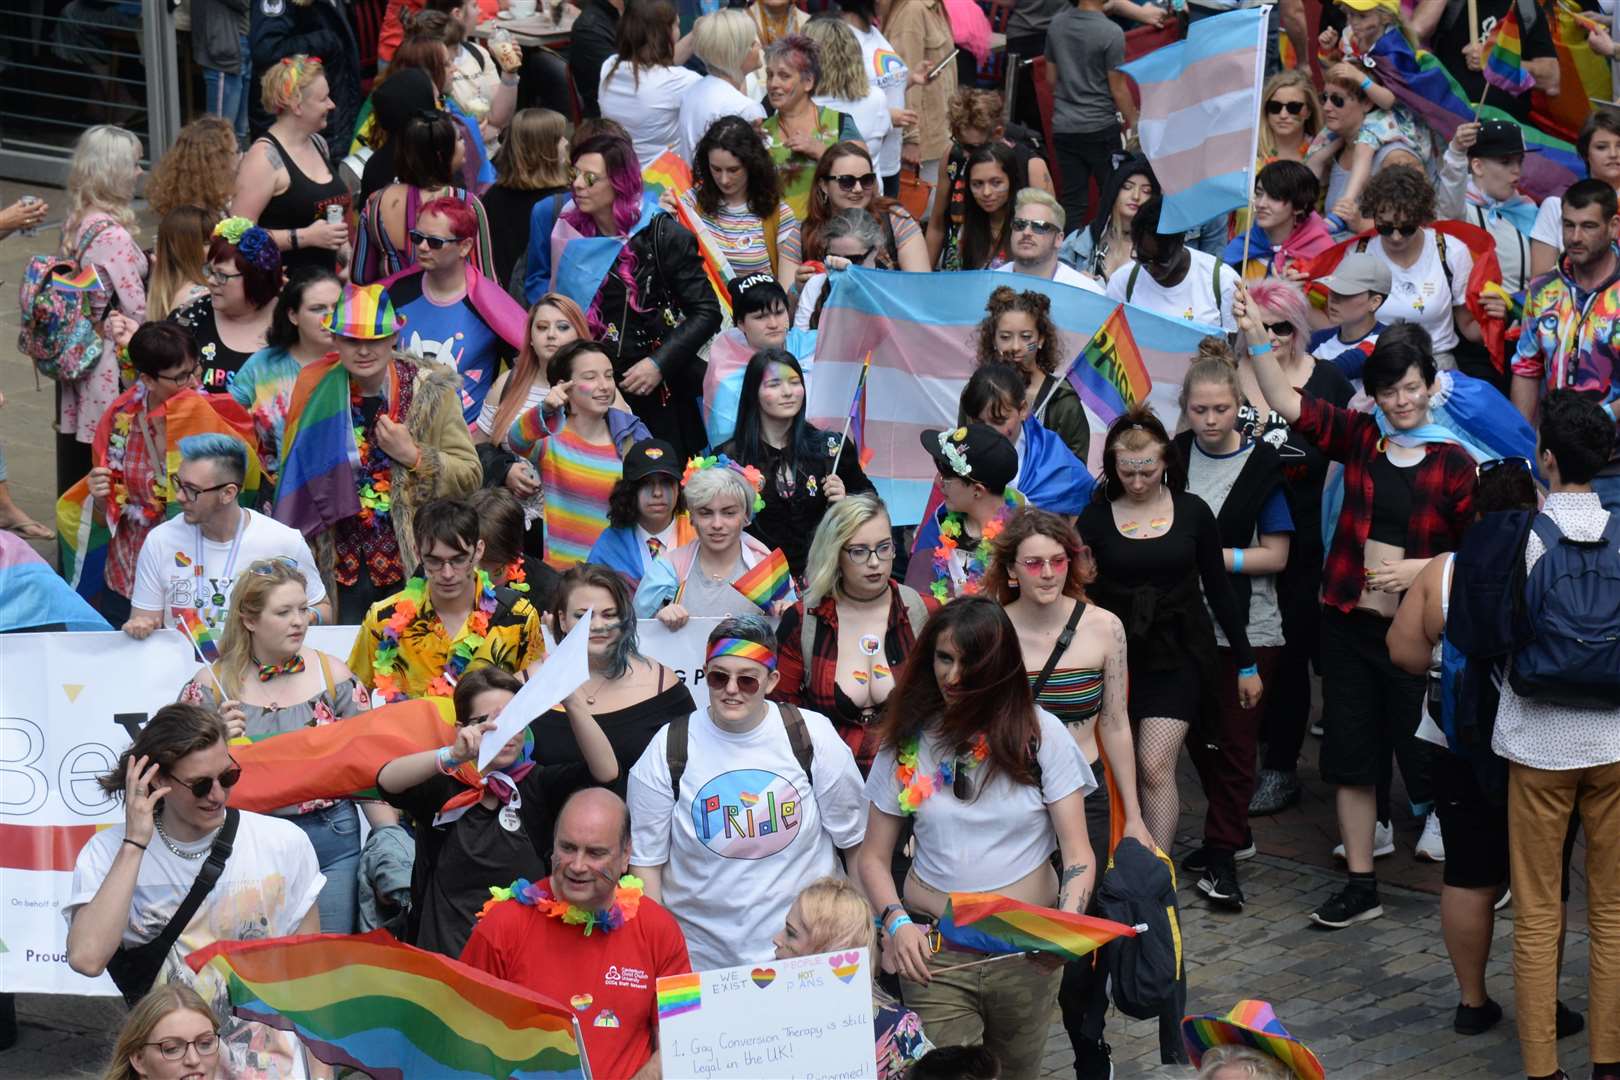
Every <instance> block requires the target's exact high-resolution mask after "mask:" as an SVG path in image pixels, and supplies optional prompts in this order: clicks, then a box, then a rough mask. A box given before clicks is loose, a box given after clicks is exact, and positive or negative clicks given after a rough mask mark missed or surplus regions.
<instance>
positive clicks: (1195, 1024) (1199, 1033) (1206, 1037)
mask: <svg viewBox="0 0 1620 1080" xmlns="http://www.w3.org/2000/svg"><path fill="white" fill-rule="evenodd" d="M1181 1038H1182V1041H1183V1042H1185V1043H1186V1044H1187V1055H1188V1056H1189V1057H1191V1058H1192V1063H1193V1066H1194V1067H1195V1068H1196V1067H1197V1066H1198V1065H1199V1064H1201V1063H1202V1062H1203V1060H1204V1054H1205V1053H1207V1052H1208V1051H1209V1050H1211V1049H1213V1048H1214V1047H1217V1046H1247V1047H1251V1048H1252V1049H1255V1050H1258V1051H1260V1052H1261V1053H1262V1054H1266V1055H1269V1056H1270V1057H1274V1058H1276V1059H1277V1060H1278V1061H1280V1062H1282V1063H1283V1064H1284V1065H1286V1066H1287V1067H1288V1068H1289V1069H1290V1070H1292V1072H1293V1074H1294V1075H1295V1076H1297V1077H1299V1080H1324V1077H1325V1076H1326V1073H1325V1071H1324V1070H1323V1068H1322V1063H1321V1061H1319V1060H1318V1059H1317V1057H1316V1055H1315V1054H1313V1053H1311V1051H1310V1049H1309V1048H1308V1047H1306V1046H1305V1044H1304V1043H1302V1042H1300V1041H1299V1040H1298V1039H1296V1038H1294V1037H1293V1036H1292V1035H1290V1034H1288V1029H1287V1028H1285V1027H1283V1026H1282V1021H1280V1020H1278V1019H1277V1014H1276V1013H1275V1012H1273V1011H1272V1008H1271V1005H1270V1003H1268V1002H1264V1001H1253V1000H1246V1001H1240V1002H1238V1003H1237V1004H1236V1005H1234V1006H1232V1011H1231V1012H1229V1013H1227V1014H1226V1015H1225V1016H1214V1015H1211V1016H1189V1017H1186V1018H1185V1019H1183V1020H1182V1021H1181Z"/></svg>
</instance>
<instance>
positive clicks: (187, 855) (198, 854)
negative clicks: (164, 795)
mask: <svg viewBox="0 0 1620 1080" xmlns="http://www.w3.org/2000/svg"><path fill="white" fill-rule="evenodd" d="M152 824H153V825H155V826H156V827H157V834H158V838H159V839H160V840H162V841H163V846H164V847H166V848H168V849H169V850H170V851H172V852H174V853H175V854H176V855H178V856H180V857H181V858H182V859H191V860H193V861H195V860H197V859H200V858H202V857H203V856H204V855H207V854H208V848H203V849H202V850H201V851H187V850H185V849H184V848H182V847H180V846H179V845H177V844H176V843H175V842H174V841H173V840H170V839H169V834H168V833H166V832H164V831H163V815H161V814H159V815H158V816H157V817H156V818H154V819H152ZM211 846H212V845H210V847H211Z"/></svg>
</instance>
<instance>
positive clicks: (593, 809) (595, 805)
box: [557, 787, 630, 849]
mask: <svg viewBox="0 0 1620 1080" xmlns="http://www.w3.org/2000/svg"><path fill="white" fill-rule="evenodd" d="M570 814H575V815H579V825H580V827H582V828H587V829H590V830H592V831H595V830H596V829H597V828H599V827H600V826H601V825H602V824H603V822H607V823H609V825H610V827H611V828H613V829H616V830H617V831H618V834H619V846H620V847H623V848H626V849H628V848H629V847H630V807H629V806H627V805H625V801H624V800H623V799H621V798H619V797H618V796H617V795H615V794H614V793H613V792H612V791H610V790H608V789H607V788H605V787H588V788H581V789H580V790H578V791H576V792H574V793H573V794H572V795H570V796H568V799H567V801H566V802H564V803H563V808H562V812H561V813H560V814H558V815H557V833H558V835H561V834H562V831H563V826H564V824H565V823H567V822H568V821H569V815H570Z"/></svg>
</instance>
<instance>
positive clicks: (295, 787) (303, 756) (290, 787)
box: [230, 697, 456, 813]
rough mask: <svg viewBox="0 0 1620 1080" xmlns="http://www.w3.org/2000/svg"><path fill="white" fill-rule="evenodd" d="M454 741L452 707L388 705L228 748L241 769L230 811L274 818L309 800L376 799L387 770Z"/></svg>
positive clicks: (438, 700) (436, 701)
mask: <svg viewBox="0 0 1620 1080" xmlns="http://www.w3.org/2000/svg"><path fill="white" fill-rule="evenodd" d="M455 738H456V728H455V713H454V706H453V705H452V704H451V702H450V699H449V698H444V697H430V698H418V699H415V700H411V701H400V702H395V703H394V704H392V705H383V706H381V707H379V708H376V709H371V710H370V711H368V712H363V713H360V714H359V715H357V716H351V717H349V718H348V719H347V720H344V721H343V722H341V723H337V724H321V725H319V726H317V727H306V728H299V729H298V730H296V731H288V732H283V733H282V734H279V735H265V736H261V737H260V738H258V739H247V740H241V741H240V742H237V743H233V744H232V747H231V753H232V754H233V755H234V756H235V758H236V763H237V764H238V765H240V766H241V767H242V779H241V780H239V781H237V783H236V786H235V787H233V788H231V800H230V801H231V805H232V806H234V807H236V808H237V809H238V810H253V811H256V812H258V813H269V812H270V811H272V810H275V809H278V808H280V807H283V806H295V805H297V804H298V803H301V802H307V801H308V800H310V799H349V798H365V797H368V796H369V797H372V798H375V797H377V796H376V788H377V773H378V772H379V771H380V770H381V769H382V767H383V766H384V765H386V764H388V763H389V762H390V761H393V760H394V759H395V758H398V757H404V756H405V755H406V754H415V753H419V752H420V751H423V750H436V749H438V748H439V747H441V746H449V745H450V744H451V743H453V742H455Z"/></svg>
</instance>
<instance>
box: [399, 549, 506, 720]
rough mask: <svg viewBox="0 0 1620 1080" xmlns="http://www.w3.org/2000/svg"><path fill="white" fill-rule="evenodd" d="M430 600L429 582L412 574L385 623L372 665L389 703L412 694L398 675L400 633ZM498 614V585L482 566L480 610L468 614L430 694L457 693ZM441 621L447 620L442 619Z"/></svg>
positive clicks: (430, 687) (431, 685)
mask: <svg viewBox="0 0 1620 1080" xmlns="http://www.w3.org/2000/svg"><path fill="white" fill-rule="evenodd" d="M426 600H427V582H426V581H425V580H424V579H422V578H411V579H410V580H409V581H407V582H406V583H405V588H403V589H401V590H400V597H399V599H398V600H396V601H395V602H394V614H393V615H392V616H391V617H390V618H389V620H388V621H387V622H386V623H384V624H383V628H382V635H381V637H380V638H379V639H378V641H377V652H376V655H375V657H374V658H373V659H372V662H371V669H372V671H373V672H375V693H376V695H377V696H378V697H380V698H382V700H383V702H384V703H385V704H392V703H393V702H396V701H404V700H405V699H406V698H407V697H409V695H408V694H406V693H405V691H404V689H403V688H401V686H400V685H399V679H398V677H397V675H396V671H397V669H398V666H399V637H400V635H401V634H403V633H404V632H405V628H406V627H408V626H410V625H411V623H412V621H414V620H415V619H416V617H417V615H418V614H420V612H421V610H422V605H423V603H424V602H425V601H426ZM494 614H495V585H494V583H492V582H491V581H490V580H489V575H488V574H486V573H484V571H482V570H480V571H478V610H476V611H474V612H473V613H472V614H471V615H468V616H467V624H466V625H465V626H463V627H462V628H461V633H460V634H459V635H457V637H456V639H455V641H454V642H452V643H451V646H450V658H449V660H447V661H446V662H445V665H444V670H443V671H442V672H440V673H439V674H438V675H435V676H434V677H433V681H432V682H430V683H428V686H427V692H428V693H429V694H431V695H434V696H437V697H449V696H450V695H451V694H453V693H455V689H456V682H457V681H458V680H459V679H460V678H461V675H462V673H463V672H465V671H466V670H467V665H468V664H469V663H471V662H472V658H473V656H474V654H476V653H477V652H478V649H479V647H480V646H481V645H483V644H484V635H485V634H486V633H488V632H489V620H490V616H492V615H494ZM435 618H437V616H435ZM439 625H440V626H443V625H444V624H443V623H442V622H441V623H440V624H439Z"/></svg>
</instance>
